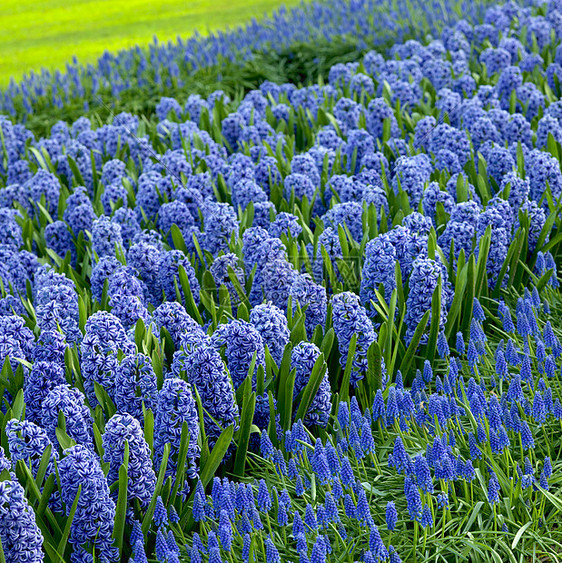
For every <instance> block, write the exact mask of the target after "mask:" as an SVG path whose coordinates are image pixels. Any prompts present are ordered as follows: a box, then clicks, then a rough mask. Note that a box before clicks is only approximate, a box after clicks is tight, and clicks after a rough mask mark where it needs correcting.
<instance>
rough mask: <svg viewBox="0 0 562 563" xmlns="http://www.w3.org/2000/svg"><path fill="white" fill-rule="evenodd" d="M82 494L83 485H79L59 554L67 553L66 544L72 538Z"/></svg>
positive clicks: (59, 547)
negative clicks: (71, 533) (71, 528)
mask: <svg viewBox="0 0 562 563" xmlns="http://www.w3.org/2000/svg"><path fill="white" fill-rule="evenodd" d="M81 494H82V485H78V491H77V492H76V497H75V498H74V502H73V503H72V507H71V508H70V512H69V513H68V516H67V517H66V525H65V527H64V530H63V532H62V536H61V539H60V541H59V544H58V546H57V553H59V554H63V555H64V552H65V551H66V544H67V542H68V538H69V537H70V527H71V526H72V520H73V519H74V515H75V514H76V509H77V508H78V501H79V500H80V495H81Z"/></svg>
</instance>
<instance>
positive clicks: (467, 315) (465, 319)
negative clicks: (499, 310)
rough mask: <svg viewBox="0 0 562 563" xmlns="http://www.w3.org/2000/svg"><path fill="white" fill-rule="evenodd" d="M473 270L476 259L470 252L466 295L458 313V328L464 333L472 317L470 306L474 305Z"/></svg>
mask: <svg viewBox="0 0 562 563" xmlns="http://www.w3.org/2000/svg"><path fill="white" fill-rule="evenodd" d="M475 270H476V260H475V259H474V254H472V255H471V256H470V258H469V260H468V268H467V272H466V273H467V275H466V297H465V299H464V302H463V308H462V313H461V315H460V318H461V319H462V325H461V327H460V330H461V331H462V332H463V333H464V334H466V333H467V331H468V327H469V326H470V319H472V307H473V305H474V297H475V279H474V275H475V274H474V273H475Z"/></svg>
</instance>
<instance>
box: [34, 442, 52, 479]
mask: <svg viewBox="0 0 562 563" xmlns="http://www.w3.org/2000/svg"><path fill="white" fill-rule="evenodd" d="M52 451H53V446H52V445H51V444H48V445H47V447H46V448H45V451H44V452H43V454H42V455H41V461H40V463H39V467H38V468H37V471H36V473H35V482H36V483H37V486H38V487H39V488H41V487H42V486H43V481H44V480H45V475H46V474H47V469H48V467H49V462H50V460H51V452H52Z"/></svg>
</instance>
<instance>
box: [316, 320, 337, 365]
mask: <svg viewBox="0 0 562 563" xmlns="http://www.w3.org/2000/svg"><path fill="white" fill-rule="evenodd" d="M335 338H336V333H335V332H334V329H333V327H330V328H329V329H328V330H327V331H326V334H324V338H323V339H322V343H321V344H320V345H319V346H318V347H319V348H320V351H321V352H322V353H323V354H324V357H325V358H328V357H329V356H330V352H331V351H332V346H333V344H334V340H335Z"/></svg>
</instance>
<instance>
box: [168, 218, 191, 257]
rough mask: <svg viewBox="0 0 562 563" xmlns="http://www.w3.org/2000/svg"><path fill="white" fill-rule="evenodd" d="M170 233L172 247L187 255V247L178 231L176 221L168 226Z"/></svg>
mask: <svg viewBox="0 0 562 563" xmlns="http://www.w3.org/2000/svg"><path fill="white" fill-rule="evenodd" d="M170 235H171V236H172V241H173V243H174V248H176V249H177V250H181V251H182V252H183V253H184V254H185V255H186V256H189V250H188V249H187V245H186V244H185V240H184V238H183V235H182V232H181V231H180V229H179V227H178V226H177V225H176V223H173V224H172V226H171V228H170Z"/></svg>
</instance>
